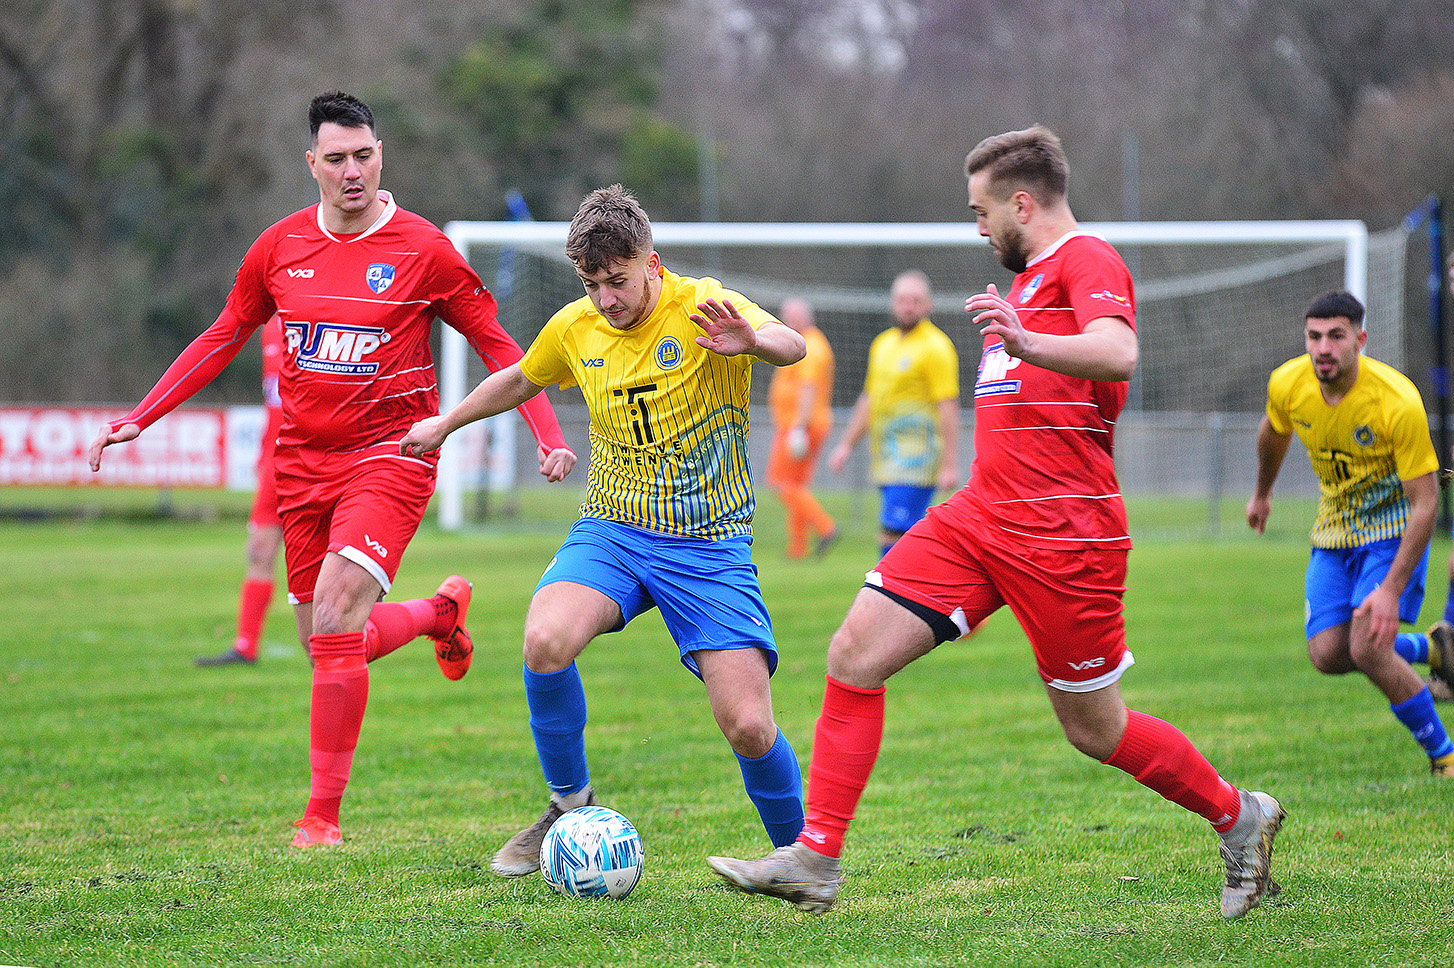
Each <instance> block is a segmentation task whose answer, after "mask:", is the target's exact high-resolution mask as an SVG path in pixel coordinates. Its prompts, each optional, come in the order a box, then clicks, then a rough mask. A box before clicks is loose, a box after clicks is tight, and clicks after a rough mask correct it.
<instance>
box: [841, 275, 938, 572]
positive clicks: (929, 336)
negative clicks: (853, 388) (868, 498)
mask: <svg viewBox="0 0 1454 968" xmlns="http://www.w3.org/2000/svg"><path fill="white" fill-rule="evenodd" d="M889 299H890V301H891V303H892V306H893V313H894V321H895V323H897V325H896V326H894V327H892V328H890V329H886V330H884V331H883V332H882V333H879V334H878V336H876V337H875V338H874V341H873V343H872V344H871V345H870V346H869V349H868V373H867V375H866V376H865V377H864V381H863V393H861V394H860V395H859V397H858V402H857V403H856V404H855V405H854V407H853V413H852V414H850V415H849V418H848V426H847V427H846V428H844V431H843V439H842V440H840V441H839V443H838V446H836V447H834V448H833V450H832V452H831V453H830V454H829V455H828V465H829V466H830V467H831V468H832V469H833V471H834V473H839V472H841V471H842V470H843V466H844V465H845V464H846V463H847V462H848V457H849V455H850V454H851V453H852V452H853V445H854V444H855V443H857V442H858V439H859V438H860V437H862V436H863V435H864V433H865V432H866V433H867V434H868V437H869V449H870V457H871V459H872V467H873V480H874V483H875V484H877V485H878V488H879V494H880V496H881V498H882V509H881V510H880V512H879V550H880V551H881V552H883V553H887V552H888V550H889V548H891V547H893V545H894V542H896V541H898V540H899V538H901V537H903V535H904V532H906V531H908V530H909V528H911V527H913V526H914V522H916V521H918V520H919V519H920V518H922V517H923V516H924V513H925V512H926V511H927V510H928V509H929V503H930V502H931V501H932V500H933V499H934V490H935V488H936V486H937V487H938V488H939V489H940V490H943V491H956V490H958V489H959V486H960V485H961V484H963V483H964V479H963V478H962V477H960V476H959V462H958V450H959V354H958V353H957V352H955V349H954V343H953V342H952V341H951V340H950V339H949V337H948V336H946V335H944V332H943V331H942V330H940V329H939V328H938V327H937V326H935V325H934V324H933V323H932V322H930V321H929V311H930V309H932V308H933V305H934V301H933V295H932V292H931V289H930V286H929V277H928V276H926V275H925V274H924V273H922V272H920V271H919V270H917V269H909V270H908V271H906V272H901V273H899V275H898V276H897V277H896V278H895V279H894V284H893V286H892V287H891V288H890V289H889Z"/></svg>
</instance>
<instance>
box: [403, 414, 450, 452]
mask: <svg viewBox="0 0 1454 968" xmlns="http://www.w3.org/2000/svg"><path fill="white" fill-rule="evenodd" d="M448 436H449V433H448V432H447V431H445V429H444V418H443V417H425V418H424V419H423V420H420V421H418V422H417V423H415V424H414V426H412V427H410V428H409V432H408V433H407V434H405V435H404V438H403V439H402V440H400V441H399V454H400V456H402V457H422V456H424V455H425V454H432V453H434V452H435V451H436V450H438V449H439V448H440V447H442V446H444V438H446V437H448Z"/></svg>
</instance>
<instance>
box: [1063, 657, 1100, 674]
mask: <svg viewBox="0 0 1454 968" xmlns="http://www.w3.org/2000/svg"><path fill="white" fill-rule="evenodd" d="M1105 664H1106V658H1105V656H1097V657H1096V658H1094V659H1086V660H1085V661H1084V662H1070V663H1067V665H1069V666H1070V667H1071V668H1072V669H1075V670H1076V671H1077V672H1084V671H1085V670H1087V669H1099V668H1100V667H1101V666H1103V665H1105Z"/></svg>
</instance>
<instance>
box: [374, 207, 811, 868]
mask: <svg viewBox="0 0 1454 968" xmlns="http://www.w3.org/2000/svg"><path fill="white" fill-rule="evenodd" d="M565 251H566V255H567V256H568V257H569V258H570V260H571V262H572V263H573V264H574V265H575V269H576V273H577V275H579V276H580V278H581V282H582V283H583V284H584V285H585V289H586V295H585V297H584V298H582V299H578V300H576V301H575V302H573V303H571V304H569V305H567V306H566V307H564V308H563V309H561V310H560V311H559V312H557V313H556V314H555V315H554V316H552V317H551V319H550V321H549V322H547V323H546V324H545V327H544V328H543V329H542V330H541V332H540V335H539V336H538V337H536V340H535V342H534V343H533V344H531V346H530V349H529V350H528V351H526V353H525V357H524V358H523V359H522V360H521V361H520V362H519V363H518V364H516V365H515V366H511V367H509V368H507V369H504V370H500V371H499V372H498V373H495V374H492V375H491V376H490V377H489V378H488V379H486V380H485V381H484V382H483V383H481V384H480V385H479V386H478V387H476V388H475V389H474V390H473V391H472V392H471V393H470V394H469V396H467V397H466V398H465V399H464V400H463V401H462V402H461V403H460V404H459V405H458V406H456V407H455V408H454V409H452V410H450V411H449V412H448V413H446V414H443V415H441V416H438V417H432V418H430V419H428V420H423V421H420V422H418V423H416V424H415V425H414V427H413V428H412V429H411V430H410V431H409V433H408V434H407V435H405V437H404V438H403V440H402V441H401V443H400V450H401V452H403V453H405V454H411V453H412V454H420V453H428V452H431V451H434V450H437V449H438V448H439V446H440V445H441V444H442V443H443V441H444V438H445V437H446V436H448V435H449V434H450V433H452V432H453V431H455V430H457V429H458V428H459V427H461V426H463V425H465V424H467V423H470V422H471V421H474V420H478V419H480V418H482V417H488V416H492V415H494V414H497V413H503V412H504V411H506V410H510V409H513V408H514V407H516V406H518V405H519V401H524V400H528V399H530V398H532V397H534V396H535V395H536V394H537V393H539V392H540V391H541V390H542V389H544V388H545V387H546V386H548V385H550V384H552V383H559V384H561V385H562V386H573V385H575V386H579V387H580V388H581V392H582V394H584V396H585V399H586V404H587V406H588V408H589V409H590V413H591V427H590V437H591V469H590V480H589V482H588V484H587V490H586V499H585V503H584V504H583V505H582V506H581V517H580V519H579V520H578V521H576V523H575V525H573V526H572V528H571V532H570V535H569V536H568V537H567V538H566V541H565V543H564V544H563V545H562V546H561V548H560V550H559V551H558V552H557V553H556V556H555V558H553V559H552V560H551V562H550V564H549V565H548V566H546V569H545V574H544V575H543V576H542V577H541V579H540V584H539V585H537V586H536V589H535V595H534V597H533V598H532V599H531V602H530V610H529V613H528V614H527V615H526V618H525V649H524V653H525V655H524V658H525V670H524V677H525V695H526V699H527V701H528V703H529V706H530V729H531V733H532V734H533V736H534V739H535V748H536V752H537V753H538V754H539V757H540V765H541V769H542V771H543V772H544V774H545V780H546V784H547V786H548V787H549V788H550V803H549V804H548V805H547V807H546V809H545V812H544V813H543V814H542V815H541V817H540V819H539V820H537V821H535V823H533V824H531V825H530V826H528V827H526V828H525V829H523V830H521V831H520V832H519V833H518V834H516V835H515V836H513V837H511V838H510V839H509V841H507V842H506V843H505V845H504V846H503V847H501V848H500V850H499V851H498V852H497V853H496V854H495V857H494V859H493V861H492V862H491V865H490V866H491V867H492V868H493V869H494V871H495V872H496V873H498V874H501V875H504V876H517V875H521V874H528V873H530V872H531V871H534V870H536V869H538V868H539V866H540V863H539V857H540V844H541V842H542V841H543V840H544V839H545V834H546V832H547V831H548V830H549V829H550V827H551V825H552V824H554V823H555V821H556V819H557V818H559V817H560V815H561V814H562V813H564V812H565V811H567V810H570V809H572V808H574V807H579V806H584V805H586V804H588V803H595V802H596V800H595V794H594V792H593V790H592V787H591V783H590V771H589V769H588V768H587V765H586V754H585V725H586V697H585V691H584V689H583V687H582V685H581V679H580V675H579V673H578V672H577V671H576V665H575V659H576V657H577V656H578V655H580V654H581V652H582V651H584V650H585V647H586V646H587V645H589V644H590V643H591V642H592V641H593V640H594V639H595V638H596V637H597V636H598V635H601V634H603V633H605V632H613V631H616V630H618V629H621V628H624V627H625V625H626V623H628V622H630V621H631V620H632V619H633V618H635V617H636V616H637V615H639V614H641V613H642V612H645V611H647V610H649V609H651V608H657V609H660V611H661V614H662V618H663V620H664V621H665V622H666V626H667V629H668V631H669V632H670V633H671V635H672V638H673V640H675V642H676V645H677V650H678V653H679V655H680V657H681V661H682V664H683V665H685V666H686V667H687V668H688V669H689V670H691V671H692V672H693V673H694V674H695V675H697V676H698V677H699V678H700V679H701V680H702V683H703V684H704V685H705V686H706V690H707V697H708V699H709V701H710V703H711V707H712V715H713V717H714V718H715V719H716V721H717V725H718V727H719V728H721V730H722V734H723V735H724V736H725V737H726V738H727V741H728V743H730V744H731V746H732V749H733V750H734V752H735V753H736V754H737V759H738V762H739V765H740V767H741V769H742V777H743V781H744V784H745V786H746V788H747V794H748V796H749V798H750V799H751V800H752V802H753V805H754V806H755V807H756V808H757V811H758V814H759V816H760V817H761V818H762V823H763V827H764V828H765V829H766V830H767V833H768V836H769V838H770V839H771V840H772V842H773V844H774V845H778V846H780V845H782V844H790V843H792V842H793V840H794V839H795V838H796V837H797V835H798V831H799V830H801V829H802V826H803V792H802V786H803V781H802V774H801V771H800V769H799V767H798V760H797V754H796V753H794V752H793V748H792V746H791V745H790V744H789V743H788V740H787V737H785V736H784V735H783V733H782V731H781V730H780V729H778V727H777V724H776V722H775V721H774V719H773V712H772V694H771V690H770V688H769V685H768V678H769V677H770V676H771V675H772V672H773V670H774V669H775V668H776V666H777V647H776V644H775V643H774V640H773V635H772V623H771V620H770V619H769V618H768V614H767V607H766V605H764V603H763V600H762V592H761V590H760V589H759V587H758V583H757V568H756V566H754V565H753V563H752V557H751V546H752V512H753V496H752V477H751V473H750V472H749V469H748V463H747V406H748V395H749V390H750V388H751V367H752V364H753V363H754V362H756V361H758V360H762V361H764V362H767V363H771V364H773V365H775V366H787V365H790V364H793V363H796V362H797V361H798V360H800V359H802V357H803V354H804V352H805V344H804V341H803V337H802V336H800V335H798V334H797V333H795V332H794V331H793V330H792V329H789V328H788V327H787V326H784V325H783V324H782V323H780V322H778V321H777V320H775V319H773V317H772V316H771V315H769V314H768V313H767V312H766V311H764V310H763V309H761V308H759V307H758V306H756V305H754V304H753V303H752V302H751V301H750V300H748V299H747V298H745V297H744V296H742V295H741V294H739V293H736V292H732V291H731V290H728V289H724V288H723V287H722V285H721V284H720V283H719V282H717V281H716V280H715V279H691V278H686V277H683V276H678V275H676V274H675V273H672V272H668V271H667V270H666V269H665V268H664V267H663V266H662V264H661V259H660V257H659V256H658V255H657V253H656V251H655V250H654V249H653V244H652V236H651V222H650V221H649V220H648V219H647V217H646V213H645V212H644V211H642V209H641V206H640V205H639V204H637V202H636V199H635V198H634V197H633V196H632V195H631V194H630V193H629V192H627V191H626V190H625V189H624V188H622V187H621V186H620V185H613V186H611V187H610V188H601V189H597V190H596V191H594V192H592V193H591V194H590V195H588V196H586V199H585V201H584V202H582V203H581V207H580V209H579V211H577V212H576V216H575V218H574V219H573V220H572V222H571V227H570V232H569V234H568V235H567V238H566V246H565ZM511 401H516V402H513V403H512V402H511Z"/></svg>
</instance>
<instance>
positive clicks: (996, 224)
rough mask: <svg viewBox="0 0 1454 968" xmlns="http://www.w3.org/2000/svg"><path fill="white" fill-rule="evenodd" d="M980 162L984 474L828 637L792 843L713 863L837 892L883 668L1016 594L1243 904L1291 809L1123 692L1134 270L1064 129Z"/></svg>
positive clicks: (1010, 142)
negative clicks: (1090, 199) (1082, 186)
mask: <svg viewBox="0 0 1454 968" xmlns="http://www.w3.org/2000/svg"><path fill="white" fill-rule="evenodd" d="M965 174H966V175H967V176H968V178H969V205H970V208H971V209H973V210H974V212H975V215H976V217H977V219H978V222H979V231H980V234H981V235H984V236H987V237H988V238H989V242H990V246H991V248H993V249H994V251H995V254H996V255H997V256H998V258H999V260H1000V262H1001V263H1002V264H1004V266H1005V267H1006V268H1008V269H1010V270H1012V271H1013V272H1014V273H1015V279H1014V282H1013V284H1012V285H1011V288H1010V292H1009V298H1008V299H1005V298H1001V297H1000V295H999V293H998V291H997V290H996V288H995V287H994V286H993V285H991V286H989V287H988V289H987V291H985V292H982V293H979V294H978V295H975V296H972V297H970V299H969V300H968V301H967V302H966V303H965V309H966V310H967V311H968V312H970V313H973V314H974V322H975V323H976V324H977V325H978V326H979V327H980V329H981V332H982V333H983V334H984V350H983V356H982V357H981V361H980V366H979V378H978V380H977V381H976V384H975V458H974V466H973V468H972V469H971V471H970V475H969V483H968V484H966V485H965V487H964V488H963V489H962V490H960V491H959V492H958V493H956V494H955V495H954V496H953V497H952V498H950V499H949V500H948V501H946V502H945V503H943V504H940V505H938V506H937V507H935V508H934V509H932V510H931V511H930V512H929V513H928V516H927V517H926V518H924V520H922V521H920V522H919V523H918V524H916V525H914V526H913V528H911V529H910V530H909V533H908V534H906V535H905V536H904V538H903V540H901V541H899V542H898V543H897V544H896V545H894V547H893V548H892V549H891V550H890V551H889V553H888V554H887V555H885V556H884V558H883V560H882V561H880V562H879V565H878V568H877V570H875V571H872V572H870V573H869V575H868V580H867V582H866V583H865V587H864V588H862V589H861V590H860V591H859V593H858V596H857V598H855V599H854V602H853V604H852V606H851V607H850V608H849V611H848V616H847V617H846V618H845V619H844V621H843V625H842V626H841V627H840V628H839V629H838V632H837V633H836V634H835V635H834V636H833V641H832V643H831V645H830V646H829V648H828V676H827V688H826V689H825V691H824V694H823V712H822V715H821V716H819V718H818V726H817V731H816V734H815V736H814V740H813V757H812V763H811V766H810V767H809V774H808V817H807V822H806V823H805V824H804V827H803V832H802V834H801V835H800V836H799V837H798V840H797V842H796V843H794V844H792V845H791V846H788V847H784V848H779V849H778V850H775V851H773V852H772V853H771V854H768V855H767V856H766V857H763V858H760V859H758V860H746V861H744V860H736V859H733V858H729V857H713V858H709V859H708V863H709V864H710V865H711V866H712V868H713V869H714V870H716V871H717V872H718V873H719V874H721V875H722V876H723V877H725V878H726V879H727V880H728V881H729V882H730V883H731V884H732V885H733V886H735V887H737V888H739V889H741V890H744V891H748V892H752V893H763V894H771V895H773V896H775V897H780V898H783V899H785V900H788V901H791V902H793V903H794V904H796V905H797V906H798V907H799V908H802V909H803V910H806V911H810V912H814V913H819V912H822V911H826V910H827V909H828V907H829V906H830V905H832V903H833V902H834V900H835V899H836V898H837V896H838V890H839V860H838V858H839V855H840V854H841V852H842V849H843V840H844V837H845V835H846V834H847V832H848V825H849V822H850V821H851V820H852V818H853V814H854V810H855V809H856V808H857V805H858V801H859V798H860V797H861V796H862V794H863V791H864V789H865V788H866V787H867V785H868V779H869V775H870V773H871V772H872V770H873V766H874V762H875V760H876V759H877V758H878V753H879V747H880V744H881V742H882V738H883V728H884V693H885V686H884V683H885V681H886V680H887V679H888V678H889V677H891V676H892V675H893V674H894V673H896V672H898V671H899V670H900V669H902V668H904V667H905V666H907V665H908V664H909V663H911V662H913V661H914V660H915V659H917V658H919V657H921V656H923V655H926V654H928V653H929V652H930V651H932V650H933V649H934V648H935V647H936V646H938V645H939V644H940V643H942V642H947V641H950V640H952V639H957V638H960V637H962V636H964V635H966V634H967V633H968V632H969V631H970V630H971V629H972V628H974V626H975V625H976V624H978V623H979V622H980V621H982V620H983V619H984V618H985V617H986V616H988V615H989V614H990V613H992V612H994V611H995V610H997V609H998V608H999V607H1000V606H1001V605H1009V606H1010V609H1011V610H1012V611H1013V612H1014V613H1015V617H1016V618H1017V619H1019V621H1020V625H1021V627H1022V628H1023V629H1024V630H1025V634H1026V636H1027V637H1028V638H1029V640H1030V645H1031V646H1032V647H1033V649H1034V651H1035V657H1036V660H1037V664H1038V666H1039V673H1040V677H1041V679H1043V680H1044V682H1045V691H1046V694H1047V696H1048V697H1049V699H1050V706H1051V708H1052V709H1053V710H1054V712H1055V715H1056V718H1057V719H1059V721H1060V725H1061V727H1062V728H1063V729H1064V731H1065V735H1066V738H1067V739H1068V740H1069V741H1070V743H1071V744H1072V745H1073V746H1074V747H1075V748H1076V749H1078V750H1080V751H1081V752H1082V753H1085V754H1086V755H1088V756H1092V757H1095V758H1096V759H1097V760H1099V761H1100V762H1102V763H1105V764H1108V765H1110V766H1114V767H1116V768H1118V769H1121V770H1124V771H1125V772H1127V773H1129V774H1130V775H1131V776H1133V777H1135V778H1136V779H1137V781H1139V782H1140V783H1143V784H1145V785H1146V786H1148V787H1150V788H1151V789H1152V790H1154V791H1156V792H1157V793H1159V794H1161V795H1162V796H1163V797H1165V798H1166V799H1168V800H1171V801H1172V802H1173V803H1177V804H1179V805H1181V806H1182V807H1184V808H1186V809H1187V810H1189V811H1191V812H1192V813H1196V814H1198V815H1200V816H1202V817H1204V818H1205V819H1206V820H1208V821H1209V822H1210V823H1211V825H1212V827H1213V829H1215V830H1216V832H1217V834H1218V835H1219V837H1220V839H1221V853H1222V859H1223V862H1224V864H1225V867H1226V880H1225V884H1224V887H1223V890H1222V914H1223V915H1224V916H1225V917H1229V918H1235V917H1241V916H1242V915H1243V914H1245V913H1246V912H1247V911H1248V910H1250V909H1251V908H1252V907H1254V906H1255V905H1256V904H1257V903H1258V902H1259V901H1260V900H1261V898H1262V896H1263V894H1264V893H1265V892H1267V891H1268V890H1269V883H1270V877H1269V868H1270V863H1271V855H1272V839H1273V836H1274V835H1275V834H1276V833H1277V831H1278V829H1279V828H1280V827H1281V824H1282V820H1283V817H1284V812H1283V810H1282V808H1281V807H1280V806H1279V804H1278V803H1277V801H1276V800H1274V799H1273V798H1272V797H1270V796H1268V795H1267V794H1265V793H1258V792H1248V791H1244V790H1238V789H1237V788H1236V787H1234V786H1232V785H1231V784H1230V783H1228V782H1227V781H1226V780H1224V779H1222V777H1221V776H1220V775H1219V774H1218V773H1217V771H1216V770H1215V769H1213V768H1212V766H1211V764H1210V763H1208V762H1207V760H1206V758H1205V757H1203V756H1202V754H1201V753H1199V752H1198V751H1197V749H1196V747H1195V746H1193V745H1192V744H1191V741H1190V740H1188V739H1187V738H1186V736H1185V735H1183V734H1182V733H1181V731H1180V730H1178V729H1176V727H1174V726H1172V725H1171V724H1169V723H1166V722H1163V721H1162V720H1159V719H1156V718H1154V717H1152V716H1148V715H1146V714H1144V713H1140V712H1135V711H1132V710H1128V709H1127V708H1126V705H1125V702H1124V701H1123V700H1122V698H1121V692H1120V685H1119V682H1120V679H1121V675H1122V674H1123V673H1124V672H1125V671H1126V669H1128V668H1129V667H1130V666H1131V664H1132V662H1133V659H1132V657H1131V653H1130V652H1129V651H1127V649H1126V630H1125V623H1124V619H1123V614H1122V596H1123V595H1124V594H1125V577H1126V560H1127V553H1128V551H1129V549H1130V546H1131V539H1130V535H1129V532H1128V528H1127V523H1126V509H1125V505H1124V504H1123V503H1122V501H1121V494H1120V487H1119V485H1118V483H1117V481H1116V474H1115V465H1114V460H1113V458H1112V454H1111V438H1112V431H1113V429H1114V427H1115V422H1116V418H1117V417H1118V416H1119V414H1120V411H1121V407H1122V406H1123V405H1124V403H1125V400H1126V385H1127V381H1128V380H1130V378H1131V374H1132V372H1133V371H1134V370H1135V367H1136V361H1137V355H1138V349H1137V341H1136V331H1135V301H1134V296H1133V295H1132V288H1131V274H1130V273H1129V272H1128V271H1127V270H1126V264H1125V263H1124V262H1122V261H1121V257H1120V255H1119V254H1118V253H1117V252H1116V250H1115V249H1113V248H1111V246H1110V245H1108V244H1107V243H1106V241H1105V240H1104V239H1102V238H1100V237H1099V236H1094V235H1090V234H1087V233H1085V232H1082V231H1080V230H1079V228H1078V227H1077V223H1076V220H1075V216H1074V215H1073V214H1072V212H1071V209H1070V205H1069V202H1068V201H1067V198H1066V190H1067V184H1068V180H1069V174H1070V170H1069V165H1068V164H1067V162H1066V159H1065V153H1064V151H1063V150H1062V148H1061V145H1060V139H1059V138H1057V137H1056V136H1055V135H1054V134H1052V133H1051V132H1050V131H1049V130H1047V129H1045V128H1042V127H1039V126H1036V127H1033V128H1029V129H1027V130H1024V131H1012V132H1009V133H1006V134H1002V135H997V136H995V137H991V138H987V139H985V140H984V141H982V142H980V144H979V145H977V146H976V147H975V149H974V150H973V151H971V152H970V154H969V156H968V158H967V159H966V160H965Z"/></svg>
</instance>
